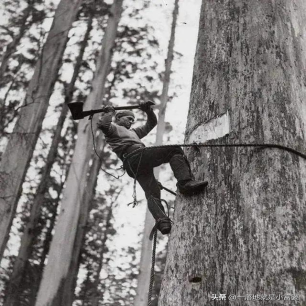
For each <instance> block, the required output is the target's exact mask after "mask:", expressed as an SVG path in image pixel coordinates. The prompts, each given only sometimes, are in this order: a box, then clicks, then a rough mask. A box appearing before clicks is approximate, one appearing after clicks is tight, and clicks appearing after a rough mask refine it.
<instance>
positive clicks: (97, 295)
mask: <svg viewBox="0 0 306 306" xmlns="http://www.w3.org/2000/svg"><path fill="white" fill-rule="evenodd" d="M119 194H120V192H118V194H117V197H116V198H115V201H113V203H112V204H111V206H110V207H109V211H108V214H107V217H106V224H105V231H104V233H103V240H102V246H101V251H100V258H99V265H98V270H97V271H96V276H95V282H94V285H93V288H94V295H93V297H92V299H91V303H90V305H91V306H99V302H100V301H101V300H103V296H104V292H101V291H100V290H99V289H98V287H99V283H100V273H101V271H102V268H103V261H104V254H105V252H106V251H105V246H106V241H107V238H108V236H109V232H110V229H111V220H112V217H113V205H114V203H115V202H116V200H117V199H118V196H119Z"/></svg>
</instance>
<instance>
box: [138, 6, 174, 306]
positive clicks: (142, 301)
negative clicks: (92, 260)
mask: <svg viewBox="0 0 306 306" xmlns="http://www.w3.org/2000/svg"><path fill="white" fill-rule="evenodd" d="M178 13H179V1H178V0H175V3H174V9H173V13H172V16H173V17H172V18H173V19H172V26H171V34H170V40H169V45H168V53H167V58H166V60H165V75H164V80H163V89H162V94H161V98H160V105H159V113H158V123H157V133H156V140H155V145H157V146H158V145H161V144H162V143H163V136H164V132H165V114H166V108H167V102H168V91H169V85H170V75H171V66H172V61H173V52H174V40H175V28H176V20H177V17H178ZM154 174H155V177H156V178H157V179H158V177H159V168H157V169H155V171H154ZM154 223H155V221H154V219H153V217H152V215H151V213H150V212H149V210H148V208H147V209H146V216H145V224H144V231H143V237H142V242H141V258H140V264H139V274H138V279H137V289H136V296H135V301H134V306H145V305H146V303H147V300H148V293H149V284H150V274H151V273H150V272H151V257H152V241H150V240H149V235H150V232H151V230H152V228H153V226H154Z"/></svg>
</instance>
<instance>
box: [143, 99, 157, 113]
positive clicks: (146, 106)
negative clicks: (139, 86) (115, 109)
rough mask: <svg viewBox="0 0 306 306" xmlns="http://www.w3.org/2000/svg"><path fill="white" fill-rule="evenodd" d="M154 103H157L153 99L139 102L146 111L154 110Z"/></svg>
mask: <svg viewBox="0 0 306 306" xmlns="http://www.w3.org/2000/svg"><path fill="white" fill-rule="evenodd" d="M153 105H155V103H154V102H152V101H147V102H141V103H139V108H140V109H141V110H142V111H144V112H150V111H152V106H153Z"/></svg>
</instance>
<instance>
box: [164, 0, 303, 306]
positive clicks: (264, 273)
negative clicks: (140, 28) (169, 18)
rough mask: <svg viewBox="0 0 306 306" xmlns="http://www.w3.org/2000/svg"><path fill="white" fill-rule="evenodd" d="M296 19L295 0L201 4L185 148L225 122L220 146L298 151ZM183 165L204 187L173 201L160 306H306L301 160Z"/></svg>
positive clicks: (207, 153) (228, 157)
mask: <svg viewBox="0 0 306 306" xmlns="http://www.w3.org/2000/svg"><path fill="white" fill-rule="evenodd" d="M305 20H306V2H305V1H304V0H292V1H287V0H279V1H272V0H257V1H249V0H231V1H230V0H225V1H203V5H202V11H201V18H200V31H199V39H198V45H197V52H196V57H195V64H194V77H193V86H192V94H191V105H190V111H189V115H188V124H187V132H186V142H192V141H193V140H194V139H196V138H197V139H198V140H199V141H201V140H202V139H203V138H205V137H206V135H205V134H203V133H202V134H201V133H198V132H199V131H205V130H207V131H208V127H211V128H212V129H211V131H212V130H215V131H217V130H218V129H219V128H220V126H219V125H220V123H221V124H222V120H216V118H218V117H220V116H221V115H222V114H223V116H229V122H230V132H229V135H228V136H225V135H223V136H222V135H219V136H221V137H220V139H219V141H220V142H223V143H224V142H227V141H228V142H230V143H235V142H236V143H238V142H244V143H263V142H265V143H278V144H282V145H285V146H290V147H293V148H299V149H300V150H303V151H304V152H305V151H306V148H305V141H306V123H305V118H306V103H305V101H306V83H305V79H306V70H305V67H306V58H305V53H306V32H305ZM227 112H228V115H226V113H227ZM219 119H220V118H219ZM224 128H225V127H224ZM219 130H220V129H219ZM225 130H226V129H225ZM215 137H218V136H216V134H215V135H214V134H212V138H215ZM212 142H213V143H214V141H212ZM188 157H189V159H190V161H191V162H192V170H193V172H194V174H195V176H196V177H197V178H199V179H203V177H204V173H205V174H206V176H207V177H206V179H207V178H208V179H209V187H208V190H207V192H205V193H202V194H200V195H198V196H194V197H183V196H179V197H178V199H177V203H176V211H175V218H174V222H175V223H174V231H173V232H172V234H171V238H170V243H169V249H168V258H167V264H166V270H165V274H164V281H163V285H162V292H161V297H160V304H159V305H161V306H172V305H175V306H183V305H184V306H188V305H210V304H214V305H219V304H218V300H222V299H223V297H224V296H226V299H227V300H229V299H231V298H232V299H234V298H235V296H236V300H235V302H234V303H235V305H281V304H283V302H282V301H277V300H276V299H277V298H279V299H284V296H285V295H292V296H291V297H289V299H290V298H291V300H290V302H289V304H290V305H305V303H306V298H305V292H306V283H305V279H306V252H305V250H306V239H305V238H306V237H305V211H306V184H305V182H306V161H305V160H304V159H302V158H300V157H298V156H296V155H294V154H292V153H288V152H286V151H282V150H279V149H262V150H258V149H241V148H236V149H232V148H222V149H220V148H218V149H217V148H216V149H211V150H206V149H205V150H204V149H201V150H200V152H196V150H193V149H190V150H188ZM220 294H223V295H220ZM252 294H254V295H256V294H258V295H259V298H261V299H262V298H263V295H264V294H266V295H267V294H271V296H270V298H271V299H273V298H274V299H275V300H276V301H275V302H271V300H270V301H262V300H261V301H257V302H256V301H255V299H256V296H247V295H252ZM272 294H274V295H275V296H274V297H273V296H272ZM230 295H235V296H230ZM238 296H244V297H238ZM297 296H299V299H300V301H296V300H294V299H295V298H296V297H297ZM286 298H288V296H287V297H286ZM248 299H249V300H250V301H253V302H251V303H250V302H248V301H247V300H248ZM220 303H226V302H220ZM228 303H229V302H227V304H228ZM285 303H287V302H285ZM289 304H288V305H289ZM220 305H221V304H220Z"/></svg>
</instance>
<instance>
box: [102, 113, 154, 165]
mask: <svg viewBox="0 0 306 306" xmlns="http://www.w3.org/2000/svg"><path fill="white" fill-rule="evenodd" d="M112 117H113V114H112V113H110V112H109V113H103V114H102V116H101V119H100V121H99V129H101V130H102V132H103V133H104V135H105V140H106V142H107V143H108V144H109V145H110V146H111V148H112V150H113V151H114V152H115V153H116V154H117V155H118V156H119V157H120V158H121V159H122V157H123V154H124V153H125V151H126V150H127V148H128V147H130V146H132V145H137V144H138V145H140V146H143V147H144V146H145V145H144V144H143V142H142V141H141V140H140V139H141V138H143V137H145V136H146V135H148V133H149V132H150V131H151V130H152V129H153V128H154V127H155V126H156V124H157V118H156V116H155V114H154V112H153V110H151V111H148V112H147V122H146V124H145V125H143V126H140V127H137V128H135V129H130V130H129V129H127V128H126V127H124V126H120V125H118V124H116V123H114V122H112Z"/></svg>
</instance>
